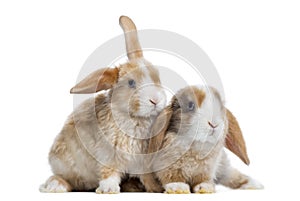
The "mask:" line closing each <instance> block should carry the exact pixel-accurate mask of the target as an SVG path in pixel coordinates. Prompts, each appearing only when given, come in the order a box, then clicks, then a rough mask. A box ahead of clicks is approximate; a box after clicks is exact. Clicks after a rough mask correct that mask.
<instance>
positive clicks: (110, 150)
mask: <svg viewBox="0 0 300 201" xmlns="http://www.w3.org/2000/svg"><path fill="white" fill-rule="evenodd" d="M119 23H120V26H121V27H122V29H123V30H124V34H125V42H126V50H127V57H128V62H127V63H124V64H121V65H120V66H117V67H114V68H102V69H99V70H96V71H94V72H92V73H91V74H89V75H88V76H87V77H86V78H84V79H83V80H82V81H80V82H79V83H77V84H76V85H75V86H74V87H73V88H72V89H71V90H70V93H72V94H91V93H96V92H100V91H103V93H99V94H97V95H96V96H95V98H91V99H88V100H86V101H84V102H83V103H82V104H81V105H79V106H78V107H77V108H76V109H75V110H74V111H73V113H72V114H71V115H70V116H69V117H68V119H67V120H66V122H65V124H64V126H63V128H62V130H61V132H60V133H59V134H58V136H57V137H56V139H55V141H54V143H53V145H52V147H51V150H50V153H49V163H50V166H51V169H52V172H53V176H51V177H50V178H49V179H48V180H47V181H46V182H45V183H44V184H42V185H41V186H40V191H41V192H53V193H54V192H70V191H90V190H95V189H96V193H119V192H120V183H121V179H122V178H123V177H124V176H125V175H126V176H127V175H128V174H127V173H132V172H135V171H136V169H137V168H139V165H140V164H142V163H143V162H140V161H142V158H141V156H140V155H141V154H142V153H146V151H147V150H146V148H147V143H148V142H149V140H148V137H147V136H148V135H149V132H150V128H151V124H152V122H153V121H154V119H155V117H156V116H157V115H158V114H159V112H160V111H161V110H162V109H163V108H164V107H165V105H166V94H165V92H164V90H163V88H162V87H161V86H160V77H159V72H158V69H157V68H156V67H155V66H153V65H152V64H151V63H150V62H148V61H147V60H146V59H144V57H143V52H142V50H141V47H140V44H139V41H138V36H137V30H136V26H135V24H134V23H133V21H132V20H131V19H130V18H129V17H127V16H121V17H120V19H119ZM132 176H138V175H132ZM153 188H155V187H153Z"/></svg>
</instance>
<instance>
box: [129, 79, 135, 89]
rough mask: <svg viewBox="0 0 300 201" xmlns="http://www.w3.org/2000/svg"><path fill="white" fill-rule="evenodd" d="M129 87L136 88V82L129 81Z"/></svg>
mask: <svg viewBox="0 0 300 201" xmlns="http://www.w3.org/2000/svg"><path fill="white" fill-rule="evenodd" d="M128 86H129V87H130V88H135V81H134V80H128Z"/></svg>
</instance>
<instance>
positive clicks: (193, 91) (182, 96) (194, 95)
mask: <svg viewBox="0 0 300 201" xmlns="http://www.w3.org/2000/svg"><path fill="white" fill-rule="evenodd" d="M177 96H178V98H179V104H184V105H188V104H189V102H190V101H193V102H195V104H196V105H197V106H198V108H200V107H201V105H202V103H203V101H204V99H205V97H206V93H205V91H204V90H203V89H201V88H198V87H196V86H189V87H187V88H185V89H183V90H182V91H179V94H178V95H177Z"/></svg>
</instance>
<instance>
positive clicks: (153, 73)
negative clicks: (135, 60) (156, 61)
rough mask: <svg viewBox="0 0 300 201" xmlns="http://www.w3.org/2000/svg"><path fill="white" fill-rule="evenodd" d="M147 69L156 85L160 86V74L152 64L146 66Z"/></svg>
mask: <svg viewBox="0 0 300 201" xmlns="http://www.w3.org/2000/svg"><path fill="white" fill-rule="evenodd" d="M146 68H147V70H148V71H149V75H150V77H151V79H152V81H153V82H154V84H156V85H160V79H159V73H158V70H157V69H156V68H154V67H153V66H152V65H151V64H146Z"/></svg>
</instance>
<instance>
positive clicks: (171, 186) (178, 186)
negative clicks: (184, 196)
mask: <svg viewBox="0 0 300 201" xmlns="http://www.w3.org/2000/svg"><path fill="white" fill-rule="evenodd" d="M164 188H165V190H166V192H167V193H171V192H172V193H184V192H185V193H189V192H190V186H189V185H188V184H186V183H183V182H172V183H168V184H166V185H164Z"/></svg>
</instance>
